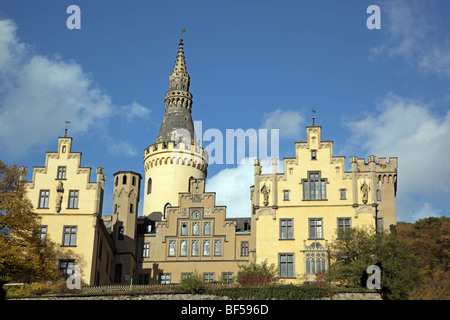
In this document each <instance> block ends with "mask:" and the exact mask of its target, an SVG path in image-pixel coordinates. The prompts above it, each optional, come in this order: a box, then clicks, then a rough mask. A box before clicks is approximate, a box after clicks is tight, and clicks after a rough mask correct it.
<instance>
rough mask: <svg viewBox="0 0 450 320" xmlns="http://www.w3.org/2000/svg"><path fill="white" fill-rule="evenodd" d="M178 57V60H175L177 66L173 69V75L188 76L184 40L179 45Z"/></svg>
mask: <svg viewBox="0 0 450 320" xmlns="http://www.w3.org/2000/svg"><path fill="white" fill-rule="evenodd" d="M178 46H179V47H178V55H177V60H175V66H174V68H173V73H172V74H174V73H184V74H185V75H187V76H188V77H189V75H188V73H187V69H186V61H185V60H184V51H183V39H180V43H179V44H178Z"/></svg>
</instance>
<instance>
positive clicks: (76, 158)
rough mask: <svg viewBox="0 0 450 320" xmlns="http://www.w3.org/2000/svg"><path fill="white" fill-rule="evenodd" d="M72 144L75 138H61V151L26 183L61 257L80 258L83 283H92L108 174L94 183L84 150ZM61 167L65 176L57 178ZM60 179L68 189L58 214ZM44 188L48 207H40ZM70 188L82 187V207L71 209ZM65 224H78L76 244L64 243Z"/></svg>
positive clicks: (59, 147)
mask: <svg viewBox="0 0 450 320" xmlns="http://www.w3.org/2000/svg"><path fill="white" fill-rule="evenodd" d="M71 144H72V139H71V138H69V137H63V138H59V139H58V151H57V152H47V153H46V161H45V166H44V167H35V168H34V169H33V177H32V181H30V182H26V185H25V186H26V189H27V193H28V197H29V199H30V201H31V203H32V204H33V208H34V210H35V212H36V213H38V214H39V215H41V216H42V225H47V226H48V234H47V237H48V239H50V240H51V241H53V242H55V243H56V244H57V248H58V259H76V262H75V264H76V265H77V266H79V267H80V268H81V274H82V282H83V283H85V284H92V283H93V281H94V277H95V275H94V272H93V270H92V267H93V253H94V245H95V244H96V241H95V235H96V230H97V227H98V226H97V216H98V215H101V208H100V193H102V192H103V191H102V190H103V188H104V177H105V176H104V175H103V173H100V172H99V174H97V179H98V182H91V181H90V173H91V168H83V167H80V161H81V153H80V152H71ZM63 150H64V152H63ZM58 166H66V178H65V179H57V172H58ZM101 172H102V171H101ZM60 182H62V184H63V190H64V191H63V193H62V194H63V197H62V202H61V210H60V212H59V213H57V210H56V196H57V194H58V192H57V186H58V184H59V183H60ZM40 190H50V194H49V202H48V208H47V209H43V208H39V207H38V206H39V194H40ZM69 190H78V192H79V194H78V208H75V209H69V208H68V198H69ZM64 226H77V235H76V246H73V247H64V246H62V244H63V228H64Z"/></svg>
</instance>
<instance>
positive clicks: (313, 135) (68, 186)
mask: <svg viewBox="0 0 450 320" xmlns="http://www.w3.org/2000/svg"><path fill="white" fill-rule="evenodd" d="M189 86H190V77H189V74H188V73H187V70H186V62H185V57H184V52H183V41H182V40H180V43H179V50H178V54H177V58H176V62H175V66H174V70H173V72H172V74H171V75H170V76H169V91H168V92H167V93H166V94H165V115H164V118H163V120H162V124H161V127H160V130H159V133H158V136H157V138H156V139H155V141H154V142H153V144H151V145H150V146H149V147H147V148H146V149H145V150H144V154H143V164H144V177H143V176H142V175H141V174H140V173H137V172H132V171H119V172H116V173H115V174H114V177H113V178H114V179H113V183H114V195H113V212H112V215H104V214H103V212H102V208H103V201H104V188H105V181H106V176H105V174H104V172H103V168H100V167H99V168H97V169H96V180H95V181H91V180H90V177H91V168H86V167H82V166H81V152H75V151H73V150H72V138H71V137H68V136H67V130H66V134H65V135H64V137H60V138H58V146H57V151H55V152H46V158H45V166H43V167H34V168H33V173H32V180H31V181H26V182H25V186H26V189H27V192H28V196H29V199H30V200H31V202H32V204H33V207H34V208H35V212H36V213H38V214H39V215H40V216H41V217H42V228H41V237H42V238H43V239H51V240H52V241H53V242H55V243H56V244H57V257H58V261H57V262H56V263H57V264H58V268H59V270H60V271H61V272H62V274H64V275H66V276H68V274H69V273H70V272H71V270H72V269H71V268H72V267H73V266H75V265H76V266H77V267H79V268H80V270H81V280H82V283H83V284H84V285H106V284H111V283H118V284H119V283H120V284H130V283H131V281H133V283H135V284H152V283H162V284H168V283H178V282H180V281H181V280H182V279H184V278H186V277H190V276H191V275H192V274H193V273H194V272H198V273H200V274H201V275H202V276H203V279H204V281H205V282H212V281H219V280H222V281H225V282H231V281H233V279H234V277H236V275H237V272H238V271H239V266H240V265H246V264H248V263H250V262H251V261H253V260H255V259H256V261H264V260H267V261H268V262H269V263H274V264H275V265H276V266H277V268H278V272H279V277H280V279H283V280H285V281H286V282H297V281H299V279H300V278H302V279H306V280H312V279H314V277H315V274H316V273H317V272H319V271H324V270H326V269H327V268H328V265H329V263H330V261H329V258H328V254H327V252H328V247H327V246H328V243H329V241H331V240H332V239H334V238H336V237H339V236H340V234H342V232H343V231H345V230H346V229H347V228H350V227H357V226H372V227H374V228H376V230H377V232H395V226H396V216H395V194H396V185H397V182H396V179H397V158H389V160H388V161H387V160H386V159H385V158H379V159H378V160H377V159H376V157H375V156H370V157H369V158H368V159H367V160H366V159H359V158H356V157H351V171H345V165H344V161H345V158H344V157H340V156H334V155H333V142H332V141H328V140H325V141H323V140H322V138H321V130H322V128H321V127H320V126H317V125H315V123H314V119H313V124H312V126H308V127H307V128H306V133H307V135H306V137H307V138H306V141H299V142H296V143H295V156H294V157H292V158H285V159H284V160H283V161H284V163H283V164H284V172H283V173H279V172H278V170H277V168H278V162H277V161H278V160H277V159H273V160H272V173H270V174H263V173H262V170H261V164H260V160H258V159H257V160H255V164H254V185H253V186H251V187H250V186H249V187H250V194H251V197H250V198H251V199H249V201H250V202H251V212H249V217H248V218H232V219H231V218H227V216H226V206H223V205H218V204H216V201H215V196H216V195H215V193H214V192H205V179H206V176H207V168H208V154H207V152H206V151H205V150H204V149H203V148H202V147H201V146H200V145H199V143H198V140H196V139H195V133H194V126H193V120H192V116H191V113H192V94H191V93H190V92H189ZM142 186H143V199H142V200H143V212H142V215H140V216H139V215H138V205H139V202H140V200H141V199H140V194H141V187H142Z"/></svg>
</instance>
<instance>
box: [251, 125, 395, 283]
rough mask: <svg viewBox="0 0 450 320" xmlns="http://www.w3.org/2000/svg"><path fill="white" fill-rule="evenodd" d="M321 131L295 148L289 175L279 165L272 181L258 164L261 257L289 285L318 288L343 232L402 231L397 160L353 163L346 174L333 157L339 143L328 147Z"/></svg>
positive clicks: (255, 202)
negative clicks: (398, 216) (331, 245)
mask: <svg viewBox="0 0 450 320" xmlns="http://www.w3.org/2000/svg"><path fill="white" fill-rule="evenodd" d="M321 130H322V128H321V127H320V126H315V125H313V126H310V127H307V134H306V136H307V140H306V141H305V142H303V141H300V142H297V143H295V157H294V158H285V159H284V172H283V173H278V172H277V167H278V164H277V160H275V159H274V160H273V161H272V173H271V174H261V166H260V162H259V160H256V161H255V185H254V187H252V189H251V190H252V208H253V209H252V237H253V238H254V244H255V248H254V250H255V251H256V257H257V260H258V261H264V260H266V259H267V261H268V262H269V263H270V264H272V263H273V264H275V265H276V266H277V267H278V270H279V274H280V278H281V279H283V280H284V281H286V282H297V281H303V280H307V281H309V280H313V279H314V278H315V274H316V273H317V272H318V271H324V270H326V269H327V268H328V265H329V260H328V254H327V250H328V248H327V246H328V243H329V242H330V241H333V240H334V239H336V237H337V230H338V229H341V230H344V229H346V228H349V227H363V226H368V227H373V228H374V230H375V228H376V227H378V228H382V229H384V230H385V231H390V230H393V229H395V224H396V219H395V202H394V201H395V188H396V187H395V185H396V183H395V181H396V176H397V159H396V158H390V161H389V163H386V161H385V159H384V158H381V159H379V162H376V159H375V157H374V156H371V157H369V162H368V163H366V162H365V161H364V159H356V157H352V158H351V162H352V170H351V171H345V163H344V161H345V159H344V157H337V156H333V142H332V141H328V140H325V141H322V139H321ZM386 177H387V178H386ZM379 231H381V230H379Z"/></svg>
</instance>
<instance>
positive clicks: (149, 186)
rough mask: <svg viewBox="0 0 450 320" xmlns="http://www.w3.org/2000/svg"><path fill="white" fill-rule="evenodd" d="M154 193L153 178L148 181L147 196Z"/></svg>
mask: <svg viewBox="0 0 450 320" xmlns="http://www.w3.org/2000/svg"><path fill="white" fill-rule="evenodd" d="M150 193H152V178H148V181H147V194H150Z"/></svg>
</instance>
